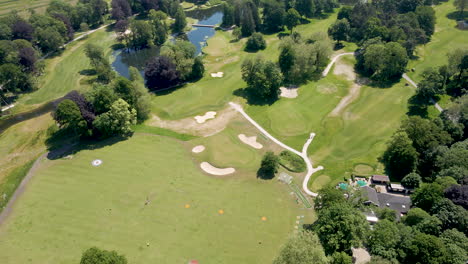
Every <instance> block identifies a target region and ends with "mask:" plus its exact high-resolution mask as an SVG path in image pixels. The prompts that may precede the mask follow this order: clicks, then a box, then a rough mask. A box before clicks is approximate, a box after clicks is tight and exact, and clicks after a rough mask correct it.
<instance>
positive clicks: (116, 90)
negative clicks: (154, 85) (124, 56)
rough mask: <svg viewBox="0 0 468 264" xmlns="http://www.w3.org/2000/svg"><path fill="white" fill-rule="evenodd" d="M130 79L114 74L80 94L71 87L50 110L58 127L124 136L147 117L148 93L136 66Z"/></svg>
mask: <svg viewBox="0 0 468 264" xmlns="http://www.w3.org/2000/svg"><path fill="white" fill-rule="evenodd" d="M130 75H131V78H130V80H128V79H126V78H124V77H118V78H116V79H114V80H113V81H112V83H111V84H110V85H102V84H96V85H95V86H94V87H93V89H92V90H90V91H89V92H86V93H85V94H81V93H79V92H77V91H72V92H70V93H69V94H67V95H66V96H65V99H64V100H63V101H62V102H60V103H59V104H58V106H57V109H56V111H55V112H54V114H53V117H54V119H55V121H57V123H58V124H59V126H60V128H61V129H63V130H67V131H69V132H71V133H73V134H75V135H78V136H80V137H93V138H107V137H112V136H128V135H130V134H131V132H132V130H131V126H132V125H134V124H136V122H137V121H139V122H141V121H143V120H145V119H147V118H148V116H149V112H150V95H149V93H148V90H147V89H146V88H145V86H144V84H143V78H142V77H141V75H140V73H139V72H138V70H137V69H136V68H133V67H131V68H130Z"/></svg>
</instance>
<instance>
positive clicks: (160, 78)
mask: <svg viewBox="0 0 468 264" xmlns="http://www.w3.org/2000/svg"><path fill="white" fill-rule="evenodd" d="M145 79H146V85H147V86H148V88H149V89H151V90H158V89H163V88H167V87H171V86H174V85H176V84H177V83H179V80H180V79H179V72H178V71H177V69H176V65H175V64H174V62H173V60H172V59H170V58H168V57H166V56H158V57H155V58H153V59H151V60H150V61H149V62H148V63H147V64H146V67H145Z"/></svg>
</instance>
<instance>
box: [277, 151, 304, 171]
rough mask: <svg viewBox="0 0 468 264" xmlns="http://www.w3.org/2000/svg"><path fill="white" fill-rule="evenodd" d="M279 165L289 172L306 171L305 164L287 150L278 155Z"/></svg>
mask: <svg viewBox="0 0 468 264" xmlns="http://www.w3.org/2000/svg"><path fill="white" fill-rule="evenodd" d="M279 163H280V164H281V166H283V167H284V168H285V169H287V170H288V171H291V172H304V171H305V170H306V164H305V162H304V160H303V159H302V158H301V157H299V156H298V155H296V154H294V153H292V152H291V151H288V150H285V151H283V152H281V153H280V155H279Z"/></svg>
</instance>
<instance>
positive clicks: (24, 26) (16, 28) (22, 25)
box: [11, 20, 34, 41]
mask: <svg viewBox="0 0 468 264" xmlns="http://www.w3.org/2000/svg"><path fill="white" fill-rule="evenodd" d="M11 31H12V33H13V39H25V40H29V41H31V40H32V38H33V33H34V28H33V27H32V26H31V24H29V23H28V22H26V21H23V20H18V21H16V22H15V23H14V24H13V25H12V27H11Z"/></svg>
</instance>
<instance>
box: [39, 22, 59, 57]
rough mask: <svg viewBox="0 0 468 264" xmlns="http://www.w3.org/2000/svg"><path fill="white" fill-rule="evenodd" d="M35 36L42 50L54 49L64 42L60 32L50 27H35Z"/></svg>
mask: <svg viewBox="0 0 468 264" xmlns="http://www.w3.org/2000/svg"><path fill="white" fill-rule="evenodd" d="M35 38H36V41H37V42H38V43H39V47H41V49H42V50H43V51H44V52H49V51H56V50H58V49H59V48H60V47H61V46H62V45H63V44H64V43H65V40H64V38H63V37H62V36H61V35H60V33H59V32H58V31H57V30H55V29H54V28H51V27H47V28H44V29H42V28H38V29H36V32H35Z"/></svg>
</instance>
